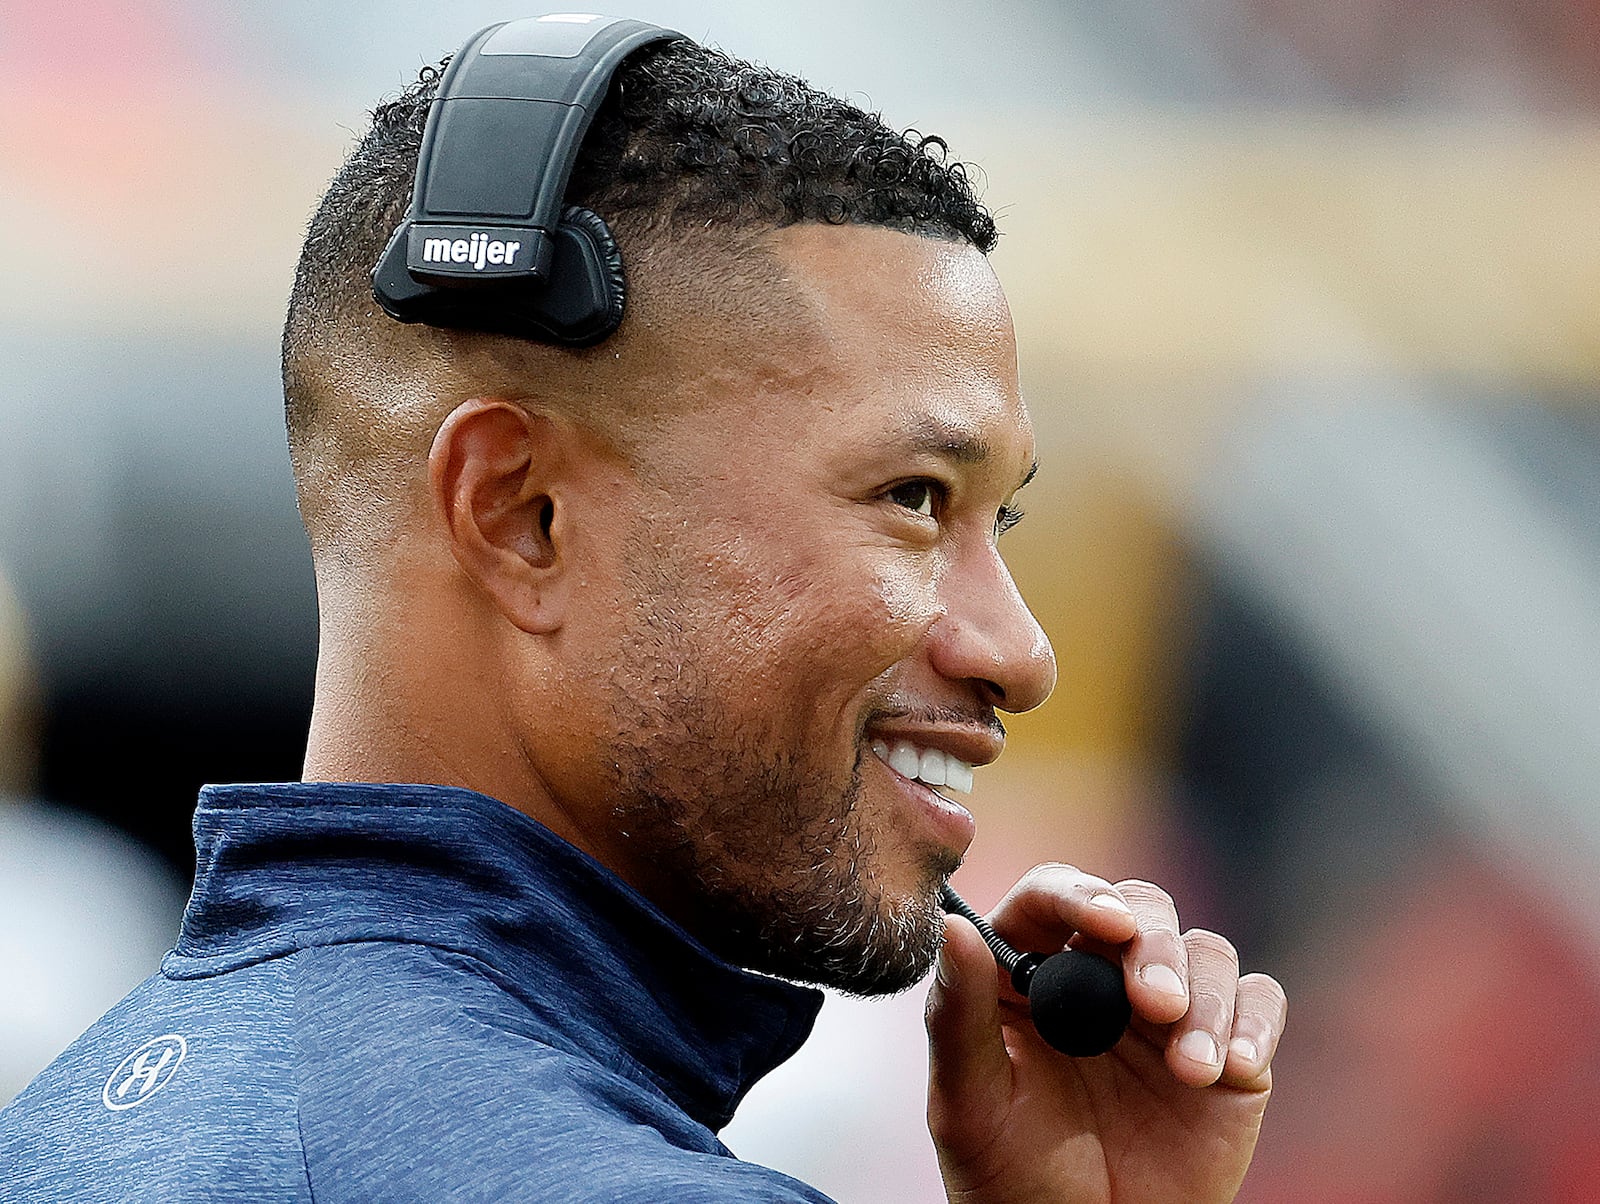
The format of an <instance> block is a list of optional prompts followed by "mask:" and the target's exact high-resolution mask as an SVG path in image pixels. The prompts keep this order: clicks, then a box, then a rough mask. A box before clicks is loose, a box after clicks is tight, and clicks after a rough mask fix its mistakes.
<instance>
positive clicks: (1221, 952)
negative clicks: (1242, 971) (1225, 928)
mask: <svg viewBox="0 0 1600 1204" xmlns="http://www.w3.org/2000/svg"><path fill="white" fill-rule="evenodd" d="M1183 940H1184V944H1186V945H1188V946H1189V948H1190V949H1191V950H1195V951H1198V952H1202V953H1209V954H1211V955H1212V956H1214V957H1219V958H1221V959H1222V960H1224V961H1226V962H1229V963H1231V964H1232V965H1233V966H1234V968H1235V970H1237V968H1238V965H1239V951H1238V950H1237V949H1235V948H1234V947H1233V942H1232V941H1230V940H1229V939H1228V938H1227V937H1225V936H1223V935H1222V934H1221V933H1217V932H1212V931H1211V930H1210V929H1209V928H1191V929H1189V931H1188V932H1186V933H1184V934H1183Z"/></svg>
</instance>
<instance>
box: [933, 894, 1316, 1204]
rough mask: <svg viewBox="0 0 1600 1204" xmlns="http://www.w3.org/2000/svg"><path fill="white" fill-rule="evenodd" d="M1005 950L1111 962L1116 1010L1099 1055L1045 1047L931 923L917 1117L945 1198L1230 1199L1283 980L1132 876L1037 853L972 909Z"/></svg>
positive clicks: (982, 954) (1126, 1203) (1240, 1173)
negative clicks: (1013, 881) (1120, 1001)
mask: <svg viewBox="0 0 1600 1204" xmlns="http://www.w3.org/2000/svg"><path fill="white" fill-rule="evenodd" d="M987 918H988V920H989V922H990V923H991V924H993V925H994V927H995V929H996V931H998V932H999V933H1000V935H1001V936H1002V937H1004V938H1005V939H1006V940H1007V941H1009V942H1010V943H1011V944H1012V946H1014V947H1015V948H1018V949H1023V950H1036V951H1038V952H1053V951H1055V950H1057V949H1060V948H1062V947H1063V945H1064V944H1067V943H1070V944H1071V945H1072V946H1073V947H1074V948H1084V949H1088V950H1090V951H1092V952H1097V953H1102V954H1104V955H1106V956H1108V957H1110V958H1111V959H1112V960H1113V961H1120V963H1121V965H1122V966H1123V968H1124V973H1125V979H1126V983H1127V988H1128V998H1129V1000H1130V1002H1131V1003H1132V1004H1133V1022H1132V1024H1131V1025H1130V1026H1129V1028H1128V1032H1127V1034H1126V1035H1125V1036H1124V1037H1123V1038H1122V1040H1121V1041H1120V1042H1118V1043H1117V1045H1116V1047H1115V1048H1114V1049H1112V1050H1111V1052H1109V1053H1107V1054H1103V1055H1101V1056H1100V1057H1098V1058H1069V1057H1067V1056H1066V1055H1065V1054H1062V1053H1059V1052H1057V1051H1056V1050H1054V1049H1052V1048H1051V1047H1050V1046H1048V1045H1046V1044H1045V1043H1044V1041H1043V1040H1042V1039H1040V1037H1039V1035H1038V1034H1037V1033H1036V1032H1034V1030H1033V1025H1032V1024H1031V1023H1030V1021H1029V1019H1028V1002H1027V1000H1026V999H1024V998H1023V997H1021V996H1019V995H1018V994H1017V993H1016V992H1015V991H1013V990H1012V989H1011V985H1010V982H1009V980H1008V977H1007V976H1006V975H1005V974H1004V973H1003V972H1002V971H1000V970H999V969H998V967H997V966H996V965H995V962H994V958H993V956H992V955H991V954H990V952H989V949H988V946H986V945H985V944H984V943H983V938H982V937H980V936H979V935H978V932H977V930H976V929H975V928H973V926H972V925H971V924H969V923H968V922H967V921H965V920H962V919H959V918H956V917H947V919H946V922H945V946H944V951H943V952H942V953H941V954H940V955H939V969H938V975H937V977H936V979H935V981H934V985H933V988H932V990H931V991H930V993H929V995H928V1011H927V1022H928V1039H929V1047H930V1063H931V1064H930V1074H929V1081H928V1127H929V1129H930V1130H931V1131H932V1133H933V1140H934V1144H935V1145H936V1146H937V1147H938V1151H939V1166H940V1170H941V1172H942V1173H943V1175H944V1181H945V1188H946V1191H947V1192H948V1194H949V1197H950V1200H951V1201H952V1204H955V1202H958V1201H959V1202H961V1204H998V1202H1001V1201H1017V1202H1018V1204H1022V1202H1024V1201H1026V1202H1028V1204H1042V1202H1045V1201H1073V1202H1074V1204H1078V1202H1089V1201H1097V1202H1105V1204H1110V1202H1111V1201H1116V1204H1136V1202H1139V1204H1142V1202H1144V1201H1151V1202H1154V1204H1166V1202H1169V1201H1171V1202H1174V1204H1176V1202H1181V1204H1207V1202H1209V1201H1214V1200H1231V1199H1233V1197H1234V1194H1235V1193H1236V1192H1237V1191H1238V1189H1239V1184H1240V1183H1241V1181H1242V1180H1243V1179H1244V1173H1245V1169H1246V1168H1247V1167H1248V1166H1249V1165H1250V1157H1251V1154H1252V1153H1253V1151H1254V1150H1255V1144H1256V1135H1257V1133H1258V1132H1259V1131H1260V1127H1261V1116H1262V1113H1263V1112H1264V1111H1265V1110H1266V1106H1267V1097H1268V1096H1269V1095H1270V1094H1271V1090H1272V1070H1271V1063H1272V1056H1273V1054H1274V1052H1275V1051H1276V1050H1277V1046H1278V1038H1279V1036H1280V1035H1281V1034H1282V1032H1283V1025H1284V1018H1285V1015H1286V1013H1287V1007H1288V1005H1287V1002H1286V1001H1285V999H1284V994H1283V988H1282V987H1280V986H1279V985H1278V984H1277V982H1276V981H1274V980H1273V979H1271V978H1269V977H1267V976H1266V975H1265V974H1247V975H1245V976H1244V977H1242V978H1241V977H1240V976H1239V960H1238V955H1237V954H1236V953H1235V952H1234V948H1233V946H1232V945H1231V944H1230V943H1229V942H1228V941H1227V940H1225V939H1224V938H1222V937H1220V936H1218V935H1217V934H1216V933H1214V932H1205V931H1201V930H1198V929H1192V930H1190V931H1189V932H1185V933H1182V934H1181V935H1180V930H1179V928H1178V913H1177V910H1176V908H1175V907H1174V906H1173V903H1172V899H1171V898H1170V896H1168V895H1167V893H1166V892H1165V891H1163V890H1162V889H1161V888H1160V887H1158V886H1154V885H1152V884H1151V883H1148V882H1139V881H1127V882H1119V883H1118V884H1116V885H1115V886H1113V885H1111V884H1110V883H1108V882H1106V881H1105V880H1103V879H1101V878H1096V877H1094V876H1093V875H1090V874H1086V873H1083V872H1082V871H1081V870H1077V869H1074V868H1072V867H1071V866H1066V865H1042V866H1038V867H1036V868H1035V869H1033V870H1031V871H1029V873H1028V874H1027V875H1026V876H1025V877H1024V878H1023V879H1022V881H1021V882H1019V883H1018V884H1017V885H1016V886H1015V887H1013V888H1012V890H1011V892H1010V893H1009V894H1008V895H1007V896H1006V897H1005V898H1004V899H1003V900H1001V902H1000V905H999V906H998V907H996V908H995V910H994V911H993V913H991V914H990V915H989V916H988V917H987Z"/></svg>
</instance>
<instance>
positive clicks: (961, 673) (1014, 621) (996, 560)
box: [929, 542, 1056, 711]
mask: <svg viewBox="0 0 1600 1204" xmlns="http://www.w3.org/2000/svg"><path fill="white" fill-rule="evenodd" d="M944 593H945V599H944V601H945V607H944V612H943V614H941V616H940V618H939V620H938V622H937V623H935V624H934V627H933V630H932V631H931V632H930V633H929V634H930V637H931V642H932V647H931V656H932V658H933V667H934V669H935V670H936V671H937V672H938V673H939V674H940V676H942V677H945V678H947V679H949V680H953V681H970V682H975V683H977V684H978V686H979V688H980V689H981V690H982V691H983V693H984V695H985V697H984V701H985V702H987V703H989V704H990V705H991V706H995V707H998V708H999V709H1001V710H1003V711H1029V710H1032V709H1033V708H1034V707H1036V706H1038V705H1039V704H1040V703H1042V702H1043V701H1044V700H1045V699H1046V698H1049V697H1050V692H1051V691H1052V690H1054V689H1055V685H1056V657H1055V653H1054V652H1053V651H1052V650H1051V648H1050V641H1049V639H1048V638H1046V636H1045V634H1044V629H1043V628H1042V627H1040V626H1039V622H1038V620H1037V619H1035V618H1034V617H1033V612H1032V611H1031V610H1029V609H1028V604H1027V603H1026V602H1024V601H1023V600H1022V594H1021V592H1020V591H1019V590H1018V589H1017V583H1016V582H1015V581H1014V580H1012V577H1011V570H1010V569H1008V568H1007V567H1006V563H1005V561H1004V560H1002V559H1001V558H1000V553H999V551H998V550H997V549H996V548H995V547H994V545H993V543H992V542H988V543H985V545H983V546H982V548H981V550H974V551H973V553H972V554H971V555H970V556H968V557H964V558H963V562H962V563H960V564H958V565H953V566H952V568H951V572H950V574H949V576H948V577H947V578H946V580H945V590H944Z"/></svg>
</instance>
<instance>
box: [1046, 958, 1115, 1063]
mask: <svg viewBox="0 0 1600 1204" xmlns="http://www.w3.org/2000/svg"><path fill="white" fill-rule="evenodd" d="M1028 1008H1029V1010H1030V1011H1031V1012H1032V1014H1033V1027H1034V1028H1036V1029H1038V1030H1039V1035H1040V1036H1041V1037H1043V1038H1044V1039H1045V1040H1046V1041H1048V1042H1049V1043H1050V1044H1051V1045H1053V1046H1055V1048H1057V1049H1059V1050H1060V1051H1061V1052H1062V1053H1064V1054H1070V1055H1071V1056H1072V1057H1074V1058H1092V1057H1094V1056H1095V1055H1096V1054H1103V1053H1105V1052H1106V1051H1107V1050H1108V1049H1110V1048H1111V1047H1112V1046H1113V1045H1115V1044H1116V1043H1117V1042H1118V1041H1119V1040H1121V1039H1122V1034H1123V1032H1124V1031H1126V1029H1127V1027H1128V1021H1129V1020H1130V1019H1132V1018H1133V1005H1132V1004H1131V1003H1129V1002H1128V992H1127V990H1126V989H1125V988H1124V986H1123V983H1122V970H1121V968H1120V967H1118V966H1115V965H1113V964H1112V963H1111V962H1109V961H1107V960H1106V959H1105V958H1103V957H1100V956H1099V955H1098V954H1094V953H1084V952H1081V951H1080V950H1077V949H1067V950H1064V951H1063V952H1061V953H1055V954H1052V955H1051V956H1049V957H1047V958H1045V959H1044V961H1043V962H1042V963H1041V964H1040V966H1039V968H1038V969H1037V970H1035V971H1034V972H1033V979H1032V981H1030V982H1029V983H1028Z"/></svg>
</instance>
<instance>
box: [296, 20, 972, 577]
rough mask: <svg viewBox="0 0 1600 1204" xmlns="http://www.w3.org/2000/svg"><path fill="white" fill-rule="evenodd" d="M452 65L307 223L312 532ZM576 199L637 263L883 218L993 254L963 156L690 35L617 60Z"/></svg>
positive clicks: (382, 340)
mask: <svg viewBox="0 0 1600 1204" xmlns="http://www.w3.org/2000/svg"><path fill="white" fill-rule="evenodd" d="M448 61H449V60H448V59H446V60H444V61H443V62H441V63H440V65H439V66H438V67H429V68H425V69H424V70H423V71H422V72H421V74H420V75H419V77H418V79H417V81H416V82H415V83H414V84H412V85H411V86H410V87H409V88H407V89H406V90H405V91H404V92H403V93H402V94H401V95H400V96H399V97H397V98H396V99H395V100H393V101H391V102H389V103H387V104H384V105H381V106H380V107H378V108H377V109H376V110H375V111H374V113H373V116H372V124H371V127H370V128H369V129H368V130H367V132H366V134H365V135H364V136H363V137H362V139H361V140H360V142H359V143H358V144H357V145H356V147H355V149H354V150H353V151H352V152H351V154H350V156H349V158H348V159H346V161H345V163H344V166H343V167H342V168H341V169H340V171H339V172H338V174H337V175H336V176H335V177H334V179H333V182H332V183H331V184H330V186H329V188H328V190H327V192H326V194H325V195H324V196H323V198H322V202H321V204H320V205H319V207H318V208H317V210H316V212H315V214H314V215H313V217H312V219H311V222H310V225H309V228H308V231H307V234H306V239H305V244H304V247H303V249H302V252H301V256H300V261H299V265H298V267H297V269H296V272H295V280H294V288H293V292H292V293H291V296H290V301H289V310H288V318H287V321H286V323H285V327H284V335H283V380H284V401H285V416H286V420H287V426H288V433H289V446H290V451H291V455H292V458H293V460H294V464H295V472H296V478H297V481H298V482H299V485H300V490H301V510H302V513H303V515H304V517H305V518H306V520H307V525H308V528H309V527H313V526H314V525H315V523H316V521H317V520H314V517H313V514H312V513H311V509H312V507H311V506H308V497H307V491H308V488H309V486H308V483H307V480H308V477H312V476H316V477H319V478H321V479H323V480H327V479H328V469H327V467H326V466H324V467H323V468H322V469H321V470H318V469H316V468H315V466H314V465H313V464H312V463H311V460H312V459H313V457H314V456H315V454H316V453H315V452H313V451H312V450H311V449H312V445H313V444H326V443H327V442H328V441H329V439H330V438H331V436H328V435H327V433H326V432H323V433H321V434H319V432H318V426H319V418H321V417H322V415H321V410H322V409H323V405H324V403H325V402H326V401H327V399H328V398H329V397H330V396H331V395H337V394H338V393H339V392H340V391H341V389H344V390H346V391H348V386H347V385H345V386H341V385H340V384H339V383H338V381H336V380H335V379H333V378H334V377H336V376H337V375H338V373H339V369H338V368H337V365H339V364H340V363H341V362H342V361H343V360H345V359H347V358H348V355H349V351H350V348H351V347H352V345H354V346H367V347H371V348H373V350H374V352H378V353H381V352H382V349H383V348H384V347H385V346H389V345H391V344H392V340H393V339H394V338H395V337H396V335H395V333H394V328H395V327H396V326H397V324H396V323H394V322H393V320H392V319H390V318H388V317H387V316H386V315H384V314H383V313H382V311H381V310H379V309H378V307H377V304H376V302H375V301H374V300H373V298H372V293H371V271H372V267H373V265H374V264H375V263H376V262H377V261H378V258H379V256H380V255H381V254H382V252H383V249H384V247H385V245H386V244H387V242H388V240H389V237H390V235H391V234H392V233H393V232H394V230H395V228H396V226H398V225H399V223H400V221H401V219H402V218H403V216H404V214H405V211H406V207H407V205H408V204H409V203H410V200H411V191H412V182H413V179H414V177H415V174H416V168H417V157H418V152H419V150H420V148H421V145H422V135H423V130H424V127H425V125H426V122H427V116H428V110H429V107H430V105H431V103H432V101H433V98H434V96H435V94H436V93H437V91H438V85H439V80H440V77H441V75H442V74H443V69H444V67H445V66H446V65H447V64H448ZM566 201H567V202H568V203H570V204H576V205H582V206H584V207H586V208H589V209H592V210H594V211H595V212H596V213H598V214H599V215H600V216H601V217H602V218H604V219H605V220H606V221H607V222H608V223H610V224H611V226H612V227H613V229H614V230H616V231H617V233H618V240H619V243H620V245H621V248H622V254H623V258H624V262H625V263H626V264H629V265H630V266H632V264H633V262H634V260H633V258H632V257H631V256H632V253H633V252H635V251H637V250H639V249H640V247H641V245H642V244H644V243H650V242H652V241H654V242H658V243H659V242H664V241H667V240H681V238H682V237H684V236H694V237H697V238H700V239H701V241H702V242H704V241H705V238H706V237H707V236H709V238H710V239H714V240H720V242H721V244H722V245H723V247H724V248H725V249H726V250H727V251H728V252H730V253H733V254H739V253H741V252H747V251H749V249H750V247H751V245H752V244H753V237H752V236H753V235H756V236H758V235H759V234H760V233H761V232H763V231H767V230H773V229H777V228H781V227H784V226H789V225H793V224H796V223H801V222H826V223H833V224H843V223H860V224H867V225H875V226H883V227H888V228H891V229H896V230H903V231H906V232H908V233H915V234H920V235H926V236H931V237H936V238H944V239H951V240H959V241H964V242H967V243H969V244H971V245H972V246H974V247H976V248H978V249H979V250H980V251H982V252H984V253H985V254H987V253H988V252H989V251H990V250H992V249H993V247H994V245H995V242H996V238H997V234H996V230H995V224H994V220H993V218H992V217H991V216H990V214H989V212H988V211H987V210H986V209H985V208H984V206H983V205H982V204H981V203H980V202H979V200H978V199H977V196H976V194H975V192H974V189H973V186H972V182H971V180H970V178H969V175H968V172H967V170H966V168H965V166H964V165H963V164H961V163H959V162H956V161H953V160H951V158H950V157H949V154H948V148H947V146H946V144H945V142H944V141H943V140H942V139H940V138H938V137H933V136H923V135H920V134H918V133H917V132H916V131H907V132H904V133H900V132H897V131H895V130H893V129H891V128H889V127H888V126H886V125H885V124H884V123H883V120H882V118H881V117H880V116H879V115H877V114H873V113H868V112H866V111H864V110H863V109H860V108H858V107H856V106H855V105H852V104H849V103H848V102H846V101H844V100H841V99H839V98H838V97H835V96H831V95H829V94H827V93H825V92H822V91H819V90H818V89H816V88H813V87H811V86H810V85H809V84H807V83H806V82H805V81H803V80H801V79H797V78H795V77H794V76H790V75H784V74H782V73H779V72H776V71H772V70H770V69H768V68H766V67H762V66H758V65H756V64H753V63H749V62H745V61H742V60H740V59H736V58H732V57H730V56H729V55H726V54H723V53H721V52H720V51H717V50H713V49H709V48H707V47H703V46H700V45H698V44H696V43H694V42H689V41H679V42H670V43H664V44H656V45H652V46H648V47H645V48H644V49H642V50H640V51H638V52H637V53H635V54H634V55H632V56H630V57H629V58H628V59H627V60H626V61H624V63H623V64H622V65H621V66H620V67H619V68H618V69H617V71H616V73H615V75H614V76H613V78H612V83H611V87H610V90H609V91H608V93H607V96H606V99H605V101H604V103H603V104H602V105H601V107H600V108H599V110H598V111H597V112H596V114H595V118H594V121H593V123H592V124H591V126H590V129H589V132H588V135H587V137H586V138H585V139H584V143H583V147H582V150H581V153H580V154H579V157H578V160H577V163H576V165H575V167H574V169H573V173H572V178H571V181H570V183H569V185H568V188H567V194H566ZM630 291H631V290H630ZM627 327H628V322H627V319H626V317H625V318H624V320H623V331H624V332H625V331H626V330H627ZM470 337H472V338H491V337H492V338H504V337H505V336H470ZM616 338H617V336H616V335H613V336H612V339H613V340H615V339H616ZM512 341H513V342H518V341H520V340H512ZM462 345H463V344H462V342H461V341H460V340H457V341H455V342H452V343H451V344H450V346H452V347H459V346H462ZM589 350H590V351H593V350H595V349H589ZM561 354H567V355H579V356H581V355H583V354H584V352H583V351H575V350H567V351H564V352H562V353H561ZM369 383H370V381H369ZM346 454H348V449H346ZM316 505H317V506H318V507H320V503H316ZM312 542H313V546H314V547H316V546H317V543H318V538H317V533H316V531H315V530H313V531H312Z"/></svg>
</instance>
